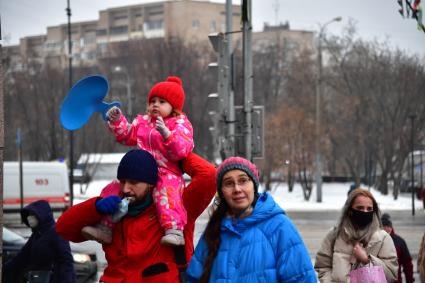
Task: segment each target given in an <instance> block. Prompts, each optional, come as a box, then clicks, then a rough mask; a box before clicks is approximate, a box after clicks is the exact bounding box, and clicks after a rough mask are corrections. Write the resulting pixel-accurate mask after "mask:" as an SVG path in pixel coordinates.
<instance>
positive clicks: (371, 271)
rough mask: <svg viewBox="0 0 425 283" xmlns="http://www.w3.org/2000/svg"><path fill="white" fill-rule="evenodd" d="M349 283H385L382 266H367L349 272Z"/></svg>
mask: <svg viewBox="0 0 425 283" xmlns="http://www.w3.org/2000/svg"><path fill="white" fill-rule="evenodd" d="M350 283H387V279H386V278H385V273H384V268H382V266H380V265H375V266H374V265H371V264H369V265H366V266H363V267H360V268H357V269H354V270H351V272H350Z"/></svg>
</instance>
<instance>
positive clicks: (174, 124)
mask: <svg viewBox="0 0 425 283" xmlns="http://www.w3.org/2000/svg"><path fill="white" fill-rule="evenodd" d="M163 119H164V123H165V125H166V126H167V128H168V129H169V130H170V132H171V135H170V136H169V137H168V138H167V139H166V140H164V138H163V137H162V136H161V134H160V133H159V132H158V131H157V130H156V129H155V120H156V119H155V118H152V117H151V116H149V115H137V117H136V118H135V119H134V120H133V123H131V125H130V124H129V123H128V122H127V119H126V118H125V117H124V116H123V115H121V116H120V118H119V119H118V120H117V121H115V122H109V128H110V129H111V130H112V131H113V132H114V134H115V137H116V140H117V141H118V142H119V143H121V144H125V145H129V146H135V145H137V147H138V148H141V149H144V150H147V151H148V152H150V153H151V154H152V155H153V157H154V158H155V160H156V162H157V164H158V177H159V178H158V182H157V185H156V187H155V189H154V191H153V200H154V202H155V205H156V207H157V211H158V215H159V219H160V220H159V221H160V223H161V226H162V227H163V228H164V229H165V230H169V229H177V230H183V227H184V225H186V222H187V215H186V210H185V208H184V206H183V201H182V192H183V188H184V180H183V177H182V174H183V173H182V171H181V169H180V167H179V164H178V161H179V160H182V159H183V158H185V157H187V156H188V154H189V153H190V152H191V151H192V149H193V147H194V144H193V129H192V124H191V123H190V122H189V120H188V119H187V117H186V115H183V114H181V115H179V116H176V117H166V118H163Z"/></svg>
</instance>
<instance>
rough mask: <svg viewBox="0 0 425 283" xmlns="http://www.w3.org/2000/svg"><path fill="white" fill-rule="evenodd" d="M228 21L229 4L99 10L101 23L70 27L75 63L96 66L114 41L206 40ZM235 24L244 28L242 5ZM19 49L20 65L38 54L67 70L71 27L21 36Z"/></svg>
mask: <svg viewBox="0 0 425 283" xmlns="http://www.w3.org/2000/svg"><path fill="white" fill-rule="evenodd" d="M225 22H226V20H225V5H224V4H223V3H211V2H208V1H190V0H180V1H178V0H171V1H159V2H154V3H145V4H137V5H130V6H123V7H116V8H109V9H106V10H101V11H100V12H99V18H98V19H97V20H93V21H87V22H77V23H75V22H74V23H72V24H71V38H72V56H73V64H75V65H92V64H94V63H95V62H96V58H98V57H104V56H109V55H110V54H108V45H109V44H111V43H114V42H120V41H128V40H132V39H139V38H158V37H164V38H172V37H180V38H182V39H183V40H184V41H186V42H194V41H207V40H208V34H209V33H212V32H220V31H224V30H225ZM233 26H234V27H235V28H237V29H239V28H240V6H239V5H233ZM10 49H13V47H11V48H10ZM15 49H16V47H15ZM19 50H20V54H21V58H20V59H21V61H22V64H27V63H28V60H29V59H30V58H32V57H33V56H35V57H36V58H39V59H40V60H41V59H45V60H46V62H47V64H50V65H52V66H57V67H65V66H66V65H67V64H68V57H67V56H68V55H67V54H68V26H67V24H62V25H58V26H52V27H48V28H47V34H46V35H40V36H29V37H25V38H22V39H21V40H20V44H19ZM11 53H14V54H15V55H16V53H15V52H11Z"/></svg>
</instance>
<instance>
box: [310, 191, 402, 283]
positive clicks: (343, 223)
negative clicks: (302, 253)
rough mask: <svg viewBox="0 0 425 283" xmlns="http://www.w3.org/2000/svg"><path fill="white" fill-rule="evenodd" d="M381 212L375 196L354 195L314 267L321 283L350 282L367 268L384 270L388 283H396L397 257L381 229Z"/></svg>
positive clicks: (364, 193)
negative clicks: (352, 274) (357, 270)
mask: <svg viewBox="0 0 425 283" xmlns="http://www.w3.org/2000/svg"><path fill="white" fill-rule="evenodd" d="M380 216H381V215H380V211H379V207H378V204H377V202H376V200H375V198H374V197H373V195H372V194H371V193H370V192H369V191H367V190H364V189H356V190H354V191H352V192H351V193H350V194H349V195H348V198H347V200H346V202H345V205H344V208H343V210H342V215H341V218H340V220H339V223H338V226H337V227H334V228H333V229H332V230H331V231H330V232H329V233H328V234H327V235H326V237H325V239H324V240H323V242H322V244H321V246H320V249H319V251H318V252H317V256H316V262H315V265H314V268H315V270H316V271H317V273H318V276H319V280H320V282H350V276H349V274H350V271H351V270H353V269H355V268H358V267H362V266H365V265H368V264H369V263H370V264H372V265H379V266H382V267H383V269H384V272H385V277H386V279H387V281H388V282H394V281H395V280H396V279H397V270H398V263H397V253H396V249H395V247H394V243H393V240H392V239H391V236H390V235H388V234H387V232H385V231H384V230H382V229H381V223H380Z"/></svg>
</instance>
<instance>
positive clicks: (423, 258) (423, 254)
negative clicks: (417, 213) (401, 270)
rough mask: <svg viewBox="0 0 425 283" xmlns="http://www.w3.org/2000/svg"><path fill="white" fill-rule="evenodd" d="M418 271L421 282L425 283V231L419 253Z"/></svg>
mask: <svg viewBox="0 0 425 283" xmlns="http://www.w3.org/2000/svg"><path fill="white" fill-rule="evenodd" d="M418 272H419V276H420V278H421V282H422V283H425V233H424V235H423V236H422V241H421V245H420V247H419V253H418Z"/></svg>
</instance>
